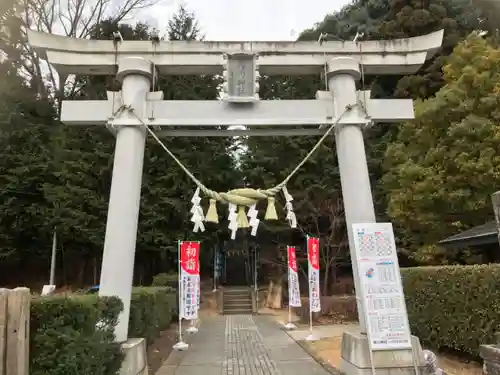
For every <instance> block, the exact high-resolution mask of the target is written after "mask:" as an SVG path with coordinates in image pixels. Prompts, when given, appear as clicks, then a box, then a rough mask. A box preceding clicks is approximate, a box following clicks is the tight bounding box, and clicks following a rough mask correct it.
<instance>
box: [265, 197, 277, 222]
mask: <svg viewBox="0 0 500 375" xmlns="http://www.w3.org/2000/svg"><path fill="white" fill-rule="evenodd" d="M264 220H278V214H277V213H276V206H275V204H274V198H273V197H269V198H267V209H266V215H265V216H264Z"/></svg>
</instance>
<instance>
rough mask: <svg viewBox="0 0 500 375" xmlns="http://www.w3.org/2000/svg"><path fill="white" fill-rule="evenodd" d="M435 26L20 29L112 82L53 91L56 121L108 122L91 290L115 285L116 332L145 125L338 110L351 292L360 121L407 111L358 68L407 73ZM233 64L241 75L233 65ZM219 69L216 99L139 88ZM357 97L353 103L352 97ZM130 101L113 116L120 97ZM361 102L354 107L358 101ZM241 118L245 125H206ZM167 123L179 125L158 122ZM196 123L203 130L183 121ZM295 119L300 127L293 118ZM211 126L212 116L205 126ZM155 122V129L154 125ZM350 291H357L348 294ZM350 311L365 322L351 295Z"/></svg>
mask: <svg viewBox="0 0 500 375" xmlns="http://www.w3.org/2000/svg"><path fill="white" fill-rule="evenodd" d="M442 38H443V31H438V32H435V33H432V34H429V35H425V36H420V37H415V38H408V39H400V40H392V41H366V42H338V41H334V42H324V43H317V42H192V41H189V42H182V41H175V42H163V41H162V42H159V41H149V42H148V41H103V40H83V39H74V38H67V37H62V36H56V35H49V34H45V33H39V32H34V31H29V32H28V39H29V43H30V44H31V45H32V47H33V48H34V49H35V50H36V51H37V52H39V53H41V54H42V56H44V57H45V58H46V59H47V60H48V62H50V63H51V64H52V66H53V67H54V68H55V69H56V70H57V71H58V73H59V74H60V75H62V76H67V75H69V74H77V75H115V74H116V76H117V79H118V80H119V81H120V82H121V83H122V89H121V92H119V93H111V92H110V93H108V100H103V101H63V104H62V113H61V121H62V122H63V123H65V124H68V125H100V126H102V125H110V129H111V130H112V131H113V132H115V134H116V148H115V156H114V165H113V177H112V184H111V194H110V199H109V210H108V219H107V225H106V238H105V243H104V255H103V263H102V271H101V281H100V295H105V296H118V297H120V298H121V299H122V301H123V303H124V311H123V312H122V314H121V316H120V320H119V323H118V326H117V328H116V332H115V333H116V338H117V341H125V340H127V333H128V332H127V331H128V318H129V309H130V294H131V288H132V278H133V268H134V256H135V248H136V237H137V222H138V214H139V202H140V195H141V194H140V193H141V180H142V168H143V158H144V148H145V140H146V130H145V128H144V124H146V125H151V126H155V127H156V126H159V127H162V128H164V129H165V130H163V131H162V132H161V133H163V135H164V136H170V137H173V136H203V137H206V136H237V135H257V136H269V135H273V136H275V135H284V136H291V135H318V134H324V132H325V131H326V129H327V128H328V127H329V125H332V124H334V123H335V119H336V118H337V117H338V116H340V114H342V113H344V111H345V110H346V108H348V107H349V108H350V107H352V110H350V111H348V112H347V113H345V115H343V116H342V118H341V120H340V121H339V122H338V123H337V125H336V129H335V138H336V149H337V156H338V163H339V169H340V177H341V183H342V195H343V201H344V206H345V215H346V222H347V228H348V235H349V246H350V249H351V259H352V260H353V271H354V275H355V286H356V292H357V293H359V290H360V288H359V287H358V285H359V282H360V281H359V280H358V278H357V276H356V275H357V264H356V261H355V260H354V257H352V249H353V246H354V245H353V236H352V224H353V223H374V222H375V211H374V206H373V199H372V192H371V187H370V180H369V175H368V167H367V162H366V155H365V147H364V141H363V133H362V130H363V128H364V127H365V126H367V125H369V124H371V123H373V122H375V123H376V122H399V121H403V120H409V119H412V118H413V104H412V100H410V99H388V100H379V99H371V98H370V92H369V91H364V92H359V91H358V92H357V91H356V81H357V80H359V79H360V77H361V71H362V72H364V74H367V75H368V74H371V75H373V74H377V75H381V74H397V75H402V74H412V73H415V72H416V71H417V70H418V68H419V67H420V66H421V65H422V64H423V63H424V62H425V61H426V60H428V59H429V58H431V57H432V56H433V55H434V53H435V52H436V51H437V50H438V49H439V48H440V46H441V42H442ZM236 72H243V73H244V74H243V76H244V77H243V76H241V77H236V76H235V74H236ZM322 72H325V73H326V76H327V79H328V86H329V91H320V92H318V94H317V97H316V99H314V100H275V101H259V99H258V94H257V93H258V88H257V86H256V78H257V76H258V74H259V73H260V74H265V75H306V74H320V73H322ZM189 74H224V76H225V78H226V81H227V83H226V89H225V94H226V95H225V98H223V100H221V101H183V100H178V101H177V100H176V101H164V100H162V93H161V92H150V90H151V88H152V87H154V80H155V79H156V77H158V75H189ZM358 102H361V103H362V104H363V106H359V105H356V104H357V103H358ZM122 104H125V105H127V106H130V107H131V108H133V110H134V111H135V113H136V114H137V115H138V116H139V118H141V121H139V120H138V119H137V118H136V117H134V116H133V115H131V114H130V113H128V112H127V111H125V112H123V113H121V114H119V116H117V118H114V112H115V111H116V109H117V108H118V107H120V105H122ZM361 107H364V110H363V109H362V108H361ZM365 111H366V113H365ZM234 125H244V126H246V127H247V129H246V130H220V129H213V127H215V126H234ZM172 126H176V127H181V128H182V129H177V130H169V127H172ZM193 126H197V127H199V126H204V127H207V129H206V130H194V129H190V127H193ZM297 126H300V128H297ZM211 127H212V128H211ZM161 133H160V134H161ZM358 297H359V294H358ZM358 311H359V318H360V323H361V327H362V330H363V332H366V331H365V323H364V314H363V306H362V305H361V304H360V303H359V298H358Z"/></svg>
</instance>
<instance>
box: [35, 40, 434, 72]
mask: <svg viewBox="0 0 500 375" xmlns="http://www.w3.org/2000/svg"><path fill="white" fill-rule="evenodd" d="M28 40H29V43H30V45H31V46H32V47H33V48H34V49H35V50H37V51H38V52H42V53H44V54H46V56H47V59H48V60H49V62H50V63H51V64H52V65H53V66H54V67H55V68H56V69H57V70H58V72H59V73H61V74H85V75H109V74H114V73H115V72H116V54H117V52H118V53H119V55H120V56H121V57H125V56H138V57H143V58H144V59H146V60H148V61H152V62H153V63H154V64H155V66H156V67H157V69H158V70H159V72H160V74H162V75H191V74H221V73H222V71H223V66H224V58H223V55H225V54H238V53H245V54H255V55H259V71H260V73H261V74H266V75H281V74H291V75H304V74H317V73H320V72H321V71H322V70H323V68H324V65H325V63H326V62H327V61H329V60H331V59H332V58H334V57H340V56H350V57H352V58H354V59H357V60H358V61H359V63H360V64H361V65H363V70H364V73H365V74H412V73H415V72H416V71H417V70H418V68H419V67H420V66H421V65H422V64H423V63H424V62H425V61H426V60H428V59H430V58H431V57H432V56H433V55H434V54H435V53H436V51H437V50H438V49H439V48H440V47H441V43H442V40H443V30H439V31H436V32H433V33H431V34H427V35H423V36H418V37H413V38H405V39H394V40H378V41H356V42H354V41H327V42H323V43H318V42H315V41H313V42H289V41H286V42H210V41H161V42H158V43H155V42H152V41H123V42H120V43H114V42H113V41H111V40H89V39H77V38H69V37H64V36H59V35H52V34H47V33H41V32H37V31H32V30H29V31H28ZM194 55H196V59H193V56H194Z"/></svg>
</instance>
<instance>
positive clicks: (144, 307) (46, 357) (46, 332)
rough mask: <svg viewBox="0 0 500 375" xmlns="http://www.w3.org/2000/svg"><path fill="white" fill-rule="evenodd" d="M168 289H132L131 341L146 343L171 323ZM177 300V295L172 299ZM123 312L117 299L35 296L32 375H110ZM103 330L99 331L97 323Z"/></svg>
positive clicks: (116, 364)
mask: <svg viewBox="0 0 500 375" xmlns="http://www.w3.org/2000/svg"><path fill="white" fill-rule="evenodd" d="M172 296H175V294H173V291H172V289H171V288H165V287H153V288H134V290H133V293H132V300H131V308H130V325H129V337H145V338H146V339H147V340H148V341H149V342H150V341H151V340H154V339H155V338H156V337H157V336H158V335H159V333H160V332H161V331H162V330H164V329H166V328H167V327H168V326H169V324H170V321H171V319H172V300H173V298H172ZM174 298H175V297H174ZM121 309H122V303H121V301H120V300H119V299H117V298H101V299H99V298H98V297H97V295H95V294H93V295H72V296H69V297H65V296H53V297H35V298H34V299H33V300H32V303H31V323H30V324H31V326H30V334H31V340H30V346H31V348H30V358H31V364H30V375H68V374H78V375H114V374H116V372H117V370H118V369H119V368H120V363H121V360H122V354H121V351H120V345H119V344H116V343H114V342H113V328H114V327H115V325H116V323H117V317H118V314H119V313H120V311H121ZM98 322H101V323H103V324H102V325H100V326H101V327H102V328H100V329H97V328H96V324H97V323H98Z"/></svg>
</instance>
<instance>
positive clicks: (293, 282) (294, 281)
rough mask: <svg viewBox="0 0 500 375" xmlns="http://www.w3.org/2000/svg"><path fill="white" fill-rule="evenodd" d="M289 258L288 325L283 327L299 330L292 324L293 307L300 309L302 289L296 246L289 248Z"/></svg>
mask: <svg viewBox="0 0 500 375" xmlns="http://www.w3.org/2000/svg"><path fill="white" fill-rule="evenodd" d="M287 257H288V323H286V324H285V325H284V326H283V327H284V328H285V329H286V330H289V331H291V330H293V329H295V328H297V326H296V325H295V324H293V323H292V307H300V306H301V301H300V287H299V277H298V274H297V257H296V254H295V247H294V246H287Z"/></svg>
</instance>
